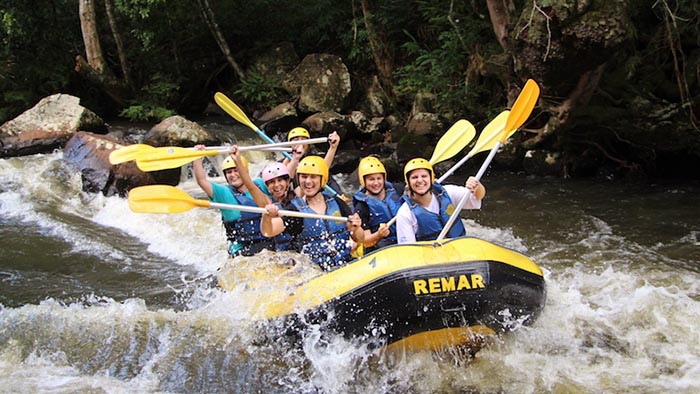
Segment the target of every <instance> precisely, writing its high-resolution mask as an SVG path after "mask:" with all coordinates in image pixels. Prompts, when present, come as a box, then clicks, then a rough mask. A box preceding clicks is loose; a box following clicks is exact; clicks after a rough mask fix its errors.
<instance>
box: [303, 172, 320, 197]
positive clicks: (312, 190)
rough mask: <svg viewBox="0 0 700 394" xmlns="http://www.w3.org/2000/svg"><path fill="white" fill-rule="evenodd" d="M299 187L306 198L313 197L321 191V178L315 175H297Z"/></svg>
mask: <svg viewBox="0 0 700 394" xmlns="http://www.w3.org/2000/svg"><path fill="white" fill-rule="evenodd" d="M299 187H301V192H302V193H303V194H304V196H306V197H313V196H315V195H316V194H318V192H320V191H321V176H320V175H315V174H299Z"/></svg>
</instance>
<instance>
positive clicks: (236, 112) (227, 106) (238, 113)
mask: <svg viewBox="0 0 700 394" xmlns="http://www.w3.org/2000/svg"><path fill="white" fill-rule="evenodd" d="M214 101H216V104H218V105H219V107H221V109H223V110H224V111H226V113H227V114H229V115H231V117H233V118H234V119H236V120H237V121H239V122H241V123H243V124H244V125H246V126H248V128H250V129H251V130H253V131H254V132H256V133H257V134H258V136H260V138H262V139H264V140H265V141H267V142H269V143H273V142H274V141H273V140H272V138H270V137H268V135H267V134H265V132H264V131H262V130H260V129H259V128H258V126H256V125H255V124H254V123H253V122H251V121H250V119H248V117H247V116H246V114H245V113H244V112H243V110H242V109H241V108H240V107H239V106H237V105H236V103H234V102H233V101H231V99H230V98H228V97H226V95H225V94H223V93H221V92H216V93H215V94H214ZM282 154H283V155H284V157H286V158H287V159H290V160H291V159H292V155H290V154H289V153H286V152H282ZM323 188H324V189H325V190H326V191H327V192H329V193H330V194H331V195H333V196H338V195H339V194H338V192H337V191H335V190H333V188H332V187H330V186H328V185H326V186H324V187H323Z"/></svg>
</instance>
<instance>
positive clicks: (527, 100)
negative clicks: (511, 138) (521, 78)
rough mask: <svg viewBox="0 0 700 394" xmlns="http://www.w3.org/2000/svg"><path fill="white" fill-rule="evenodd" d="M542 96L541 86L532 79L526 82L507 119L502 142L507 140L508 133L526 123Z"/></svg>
mask: <svg viewBox="0 0 700 394" xmlns="http://www.w3.org/2000/svg"><path fill="white" fill-rule="evenodd" d="M539 97H540V87H539V86H538V85H537V83H536V82H535V81H533V80H532V79H528V80H527V82H525V86H524V87H523V90H522V91H521V92H520V94H519V95H518V98H517V99H516V100H515V103H513V108H511V109H510V115H509V116H508V120H507V121H506V126H505V127H504V131H503V134H502V136H501V143H503V142H505V140H506V138H508V135H509V134H510V133H511V132H512V131H513V130H517V129H518V128H519V127H520V126H522V125H523V123H525V121H526V120H527V118H528V117H529V116H530V114H531V113H532V109H533V108H535V104H536V103H537V99H538V98H539Z"/></svg>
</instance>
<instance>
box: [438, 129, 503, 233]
mask: <svg viewBox="0 0 700 394" xmlns="http://www.w3.org/2000/svg"><path fill="white" fill-rule="evenodd" d="M500 147H501V142H500V141H498V142H496V145H495V146H494V147H493V149H491V152H489V155H488V157H487V158H486V160H484V163H483V164H482V165H481V168H479V172H477V173H476V176H475V178H476V180H477V181H480V180H481V177H482V176H484V173H485V172H486V169H487V168H488V166H489V164H491V160H493V158H494V157H495V156H496V152H498V148H500ZM471 195H472V192H471V190H468V191H467V194H465V195H464V197H462V199H461V200H459V204H457V207H455V213H454V214H452V215H451V216H450V219H449V220H448V221H447V223H445V227H443V228H442V231H441V232H440V235H438V237H437V240H438V241H439V240H441V239H443V238H445V236H446V235H447V232H448V231H450V229H451V228H452V225H453V224H454V223H455V220H457V218H458V217H459V213H458V212H459V211H461V210H462V208H464V204H466V203H467V200H469V197H470V196H471Z"/></svg>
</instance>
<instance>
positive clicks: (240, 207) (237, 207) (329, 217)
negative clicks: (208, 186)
mask: <svg viewBox="0 0 700 394" xmlns="http://www.w3.org/2000/svg"><path fill="white" fill-rule="evenodd" d="M203 201H205V200H203ZM197 205H200V204H197ZM209 206H210V207H211V208H217V209H228V210H235V211H243V212H252V213H267V210H266V209H265V208H260V207H251V206H248V205H236V204H223V203H218V202H212V203H209ZM279 214H280V216H294V217H298V218H308V219H321V220H334V221H336V222H347V221H348V218H346V217H345V216H332V215H321V214H316V213H306V212H298V211H288V210H284V209H281V210H280V211H279Z"/></svg>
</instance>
